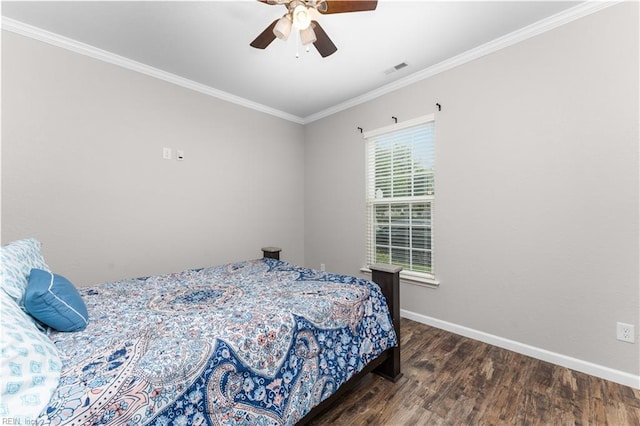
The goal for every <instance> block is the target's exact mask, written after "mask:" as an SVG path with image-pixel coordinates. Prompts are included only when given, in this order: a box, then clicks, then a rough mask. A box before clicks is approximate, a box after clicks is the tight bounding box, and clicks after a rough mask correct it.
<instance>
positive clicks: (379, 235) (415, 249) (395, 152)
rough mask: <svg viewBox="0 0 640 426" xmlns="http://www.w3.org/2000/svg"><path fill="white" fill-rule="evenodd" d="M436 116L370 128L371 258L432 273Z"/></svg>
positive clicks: (368, 254) (368, 139)
mask: <svg viewBox="0 0 640 426" xmlns="http://www.w3.org/2000/svg"><path fill="white" fill-rule="evenodd" d="M434 133H435V123H434V119H433V116H426V117H421V118H419V119H416V120H411V121H408V122H405V123H401V124H396V125H393V126H388V127H385V128H383V129H378V130H375V131H372V132H367V133H365V135H364V136H365V139H366V143H367V197H366V200H367V230H368V232H367V233H368V237H367V264H373V263H390V264H393V265H398V266H402V267H403V268H404V270H405V271H409V272H413V273H416V274H418V275H419V276H425V277H427V278H431V277H433V244H432V235H433V221H432V208H433V203H434V200H435V191H434V177H435V164H434V160H435V155H434V154H435V153H434V143H435V141H434Z"/></svg>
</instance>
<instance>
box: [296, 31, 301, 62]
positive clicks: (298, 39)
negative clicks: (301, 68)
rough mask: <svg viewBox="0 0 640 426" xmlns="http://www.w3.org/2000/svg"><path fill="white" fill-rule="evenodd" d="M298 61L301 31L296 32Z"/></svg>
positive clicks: (298, 57) (297, 57)
mask: <svg viewBox="0 0 640 426" xmlns="http://www.w3.org/2000/svg"><path fill="white" fill-rule="evenodd" d="M296 59H300V31H298V30H296Z"/></svg>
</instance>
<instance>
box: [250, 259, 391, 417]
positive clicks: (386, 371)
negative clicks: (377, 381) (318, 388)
mask: <svg viewBox="0 0 640 426" xmlns="http://www.w3.org/2000/svg"><path fill="white" fill-rule="evenodd" d="M280 251H281V249H280V248H279V247H263V248H262V253H263V256H264V257H266V258H271V259H277V260H280ZM369 269H371V281H373V282H375V283H376V284H378V285H379V286H380V289H381V290H382V294H383V295H384V297H385V298H386V299H387V304H388V305H389V311H390V312H391V318H392V319H393V328H394V329H395V331H396V336H397V337H398V346H396V347H395V348H391V349H387V350H386V351H384V352H383V353H382V354H381V355H380V356H379V357H378V358H376V359H374V360H373V361H371V362H370V363H369V364H367V365H366V366H365V367H364V369H363V370H362V371H361V372H359V373H358V374H356V375H355V376H353V377H352V378H351V379H349V380H347V381H346V382H345V383H343V384H342V386H340V387H339V388H338V390H337V391H336V392H335V393H334V394H333V395H331V396H330V397H329V398H327V399H325V400H324V401H322V402H321V403H320V404H318V405H317V406H316V407H314V408H313V409H311V411H309V413H307V415H306V416H304V417H303V418H302V419H301V420H300V421H299V422H298V423H297V425H304V424H307V423H309V422H310V421H311V420H312V419H313V418H314V417H317V416H318V415H319V414H321V413H323V412H324V411H326V410H327V409H329V408H330V407H331V406H332V405H333V404H335V403H336V402H337V401H338V400H339V399H340V398H341V397H342V396H343V395H344V394H345V393H347V392H348V391H349V390H351V389H352V388H353V387H354V386H355V385H356V384H357V383H358V381H360V379H362V378H363V377H364V376H366V375H367V374H369V373H371V372H373V373H376V374H379V375H381V376H382V377H384V378H386V379H388V380H391V381H392V382H396V381H397V380H398V379H399V378H400V377H402V372H401V370H400V271H401V270H402V267H400V266H393V265H387V264H381V263H376V264H374V265H370V266H369Z"/></svg>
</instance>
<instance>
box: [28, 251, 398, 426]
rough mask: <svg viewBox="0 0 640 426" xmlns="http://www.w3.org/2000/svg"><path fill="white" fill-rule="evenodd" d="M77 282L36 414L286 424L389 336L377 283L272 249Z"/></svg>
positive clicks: (94, 419)
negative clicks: (83, 316)
mask: <svg viewBox="0 0 640 426" xmlns="http://www.w3.org/2000/svg"><path fill="white" fill-rule="evenodd" d="M80 292H81V294H82V296H83V298H84V300H85V303H86V304H87V308H88V309H89V313H90V317H91V319H90V323H89V326H88V327H87V328H86V330H84V331H82V332H77V333H58V332H53V333H51V338H52V339H53V341H54V342H55V344H56V346H57V348H58V350H59V352H60V357H61V359H62V361H63V364H64V367H63V372H62V378H61V381H60V385H59V387H58V389H57V391H56V393H55V395H54V396H53V398H52V400H51V401H50V403H49V406H48V408H47V409H46V410H45V411H44V412H43V413H42V414H41V415H40V417H39V419H38V424H42V423H44V424H53V425H58V424H65V425H66V424H78V425H80V424H82V425H85V424H110V425H168V424H175V425H200V424H225V425H240V424H242V425H281V424H285V425H290V424H294V423H296V422H297V421H298V420H300V419H301V418H302V417H303V416H304V415H305V414H306V413H308V412H309V411H310V410H311V408H313V407H314V406H316V405H317V404H318V403H320V402H321V401H322V400H324V399H325V398H327V397H328V396H329V395H331V394H332V393H333V392H334V391H335V390H336V389H337V388H338V387H339V386H340V385H341V384H342V383H344V382H345V381H346V380H348V379H349V378H350V377H351V376H353V375H354V374H356V373H358V372H359V371H360V370H361V369H362V368H363V367H364V366H365V365H366V364H367V363H368V362H369V361H371V360H373V359H374V358H376V357H377V356H378V355H379V354H380V353H382V352H383V351H384V350H385V349H387V348H390V347H393V346H395V345H396V335H395V333H394V330H393V326H392V323H391V318H390V316H389V311H388V309H387V304H386V301H385V298H384V297H383V296H382V293H381V291H380V289H379V287H378V286H377V285H376V284H373V283H371V282H369V281H365V280H362V279H357V278H354V277H349V276H343V275H334V274H328V273H324V272H319V271H314V270H310V269H305V268H300V267H297V266H293V265H290V264H288V263H285V262H282V261H279V260H275V259H260V260H253V261H247V262H241V263H234V264H229V265H223V266H218V267H212V268H205V269H199V270H187V271H184V272H181V273H176V274H169V275H163V276H154V277H147V278H138V279H133V280H125V281H119V282H115V283H109V284H104V285H101V286H97V287H91V288H83V289H80Z"/></svg>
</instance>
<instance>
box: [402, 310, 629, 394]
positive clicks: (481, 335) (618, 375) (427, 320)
mask: <svg viewBox="0 0 640 426" xmlns="http://www.w3.org/2000/svg"><path fill="white" fill-rule="evenodd" d="M400 316H401V317H403V318H407V319H410V320H413V321H417V322H420V323H422V324H426V325H430V326H432V327H436V328H440V329H442V330H446V331H450V332H452V333H455V334H459V335H461V336H465V337H469V338H471V339H475V340H479V341H481V342H484V343H488V344H490V345H494V346H498V347H500V348H503V349H508V350H510V351H513V352H517V353H520V354H523V355H527V356H530V357H532V358H536V359H540V360H542V361H547V362H550V363H552V364H556V365H560V366H562V367H566V368H570V369H572V370H575V371H579V372H581V373H585V374H589V375H592V376H596V377H600V378H601V379H605V380H610V381H612V382H616V383H620V384H622V385H625V386H630V387H632V388H635V389H640V376H637V375H634V374H630V373H626V372H624V371H620V370H614V369H613V368H609V367H605V366H602V365H598V364H594V363H592V362H588V361H583V360H581V359H577V358H572V357H570V356H566V355H562V354H559V353H555V352H551V351H548V350H545V349H540V348H537V347H535V346H530V345H527V344H524V343H520V342H516V341H514V340H510V339H505V338H504V337H499V336H495V335H493V334H489V333H485V332H482V331H478V330H474V329H472V328H469V327H464V326H461V325H458V324H453V323H450V322H447V321H442V320H439V319H436V318H432V317H429V316H426V315H422V314H417V313H415V312H411V311H407V310H405V309H401V310H400Z"/></svg>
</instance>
